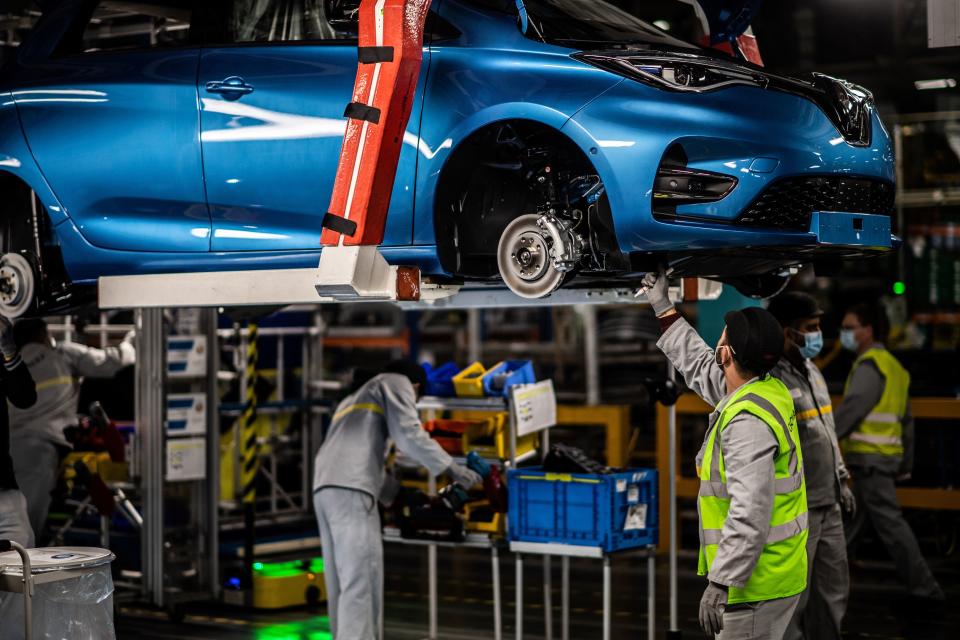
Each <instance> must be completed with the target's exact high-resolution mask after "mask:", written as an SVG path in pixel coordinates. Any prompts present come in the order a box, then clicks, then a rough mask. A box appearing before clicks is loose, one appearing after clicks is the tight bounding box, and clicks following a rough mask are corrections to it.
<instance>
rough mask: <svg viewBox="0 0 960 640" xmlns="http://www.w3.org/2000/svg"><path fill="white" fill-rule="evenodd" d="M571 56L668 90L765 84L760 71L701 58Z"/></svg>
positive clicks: (694, 89)
mask: <svg viewBox="0 0 960 640" xmlns="http://www.w3.org/2000/svg"><path fill="white" fill-rule="evenodd" d="M573 57H574V58H576V59H578V60H581V61H582V62H585V63H587V64H590V65H593V66H595V67H599V68H601V69H604V70H605V71H609V72H611V73H616V74H617V75H621V76H624V77H627V78H630V79H632V80H637V81H639V82H642V83H644V84H648V85H650V86H653V87H657V88H659V89H667V90H671V91H696V92H702V91H713V90H715V89H720V88H723V87H728V86H731V85H738V84H739V85H749V86H754V87H765V86H767V79H766V77H765V76H764V75H763V74H759V73H753V72H751V71H750V70H749V69H746V68H739V67H736V66H731V65H727V64H723V63H719V62H718V63H716V64H713V63H712V62H710V61H707V60H704V59H701V58H698V59H696V60H693V59H686V58H683V57H679V56H678V57H673V56H663V57H660V56H657V57H652V56H632V55H625V56H619V55H617V56H612V55H603V54H597V53H577V54H574V56H573Z"/></svg>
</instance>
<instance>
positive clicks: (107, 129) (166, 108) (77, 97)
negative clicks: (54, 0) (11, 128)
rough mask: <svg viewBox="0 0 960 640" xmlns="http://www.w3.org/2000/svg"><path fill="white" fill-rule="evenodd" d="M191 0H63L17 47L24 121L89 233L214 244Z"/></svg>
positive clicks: (131, 240) (170, 246)
mask: <svg viewBox="0 0 960 640" xmlns="http://www.w3.org/2000/svg"><path fill="white" fill-rule="evenodd" d="M193 11H194V10H193V9H192V8H191V3H189V2H184V1H182V0H181V1H178V0H138V2H136V3H130V2H115V1H112V0H101V1H99V2H96V1H94V0H90V1H87V2H77V1H74V2H64V3H62V4H61V5H60V6H59V7H58V8H53V9H50V10H49V13H45V15H44V20H42V21H41V22H40V24H38V27H37V30H38V32H37V34H36V35H37V36H38V37H37V38H36V39H34V46H33V47H32V48H31V47H30V46H27V44H25V45H24V50H23V51H22V52H21V53H22V55H21V65H22V66H21V68H20V69H19V70H18V72H17V73H18V77H17V87H18V88H17V89H16V90H15V91H14V94H13V95H14V101H15V102H16V105H17V109H18V111H19V114H20V118H21V123H22V126H23V130H24V133H25V135H26V138H27V141H28V142H29V145H30V148H31V150H32V151H33V154H34V157H35V158H36V160H37V163H38V164H39V166H40V168H41V170H42V171H43V174H44V176H45V177H46V179H47V181H48V182H49V184H50V186H51V188H52V189H53V191H54V193H55V194H56V195H57V198H58V199H59V201H60V203H61V204H62V205H63V207H64V208H65V209H66V212H67V214H68V215H69V216H70V218H71V219H72V221H73V223H74V224H75V225H76V226H77V228H78V229H79V230H80V232H81V234H82V235H83V237H84V238H85V239H86V240H87V241H88V242H90V243H91V244H93V245H96V246H98V247H103V248H108V249H121V250H127V251H164V252H200V251H209V248H210V244H209V243H210V239H209V235H210V216H209V213H208V211H207V205H206V197H205V193H204V189H203V164H202V162H201V158H200V144H199V138H200V135H199V134H200V131H199V124H198V120H199V118H198V115H199V114H198V110H197V89H196V74H197V65H198V63H199V58H200V48H199V44H198V43H196V44H195V43H194V41H193V39H192V36H191V21H192V15H193ZM41 30H43V32H42V33H41ZM45 38H50V39H45ZM44 43H50V44H49V45H44ZM41 45H44V46H41ZM45 47H46V48H45Z"/></svg>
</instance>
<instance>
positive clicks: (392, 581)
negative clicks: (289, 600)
mask: <svg viewBox="0 0 960 640" xmlns="http://www.w3.org/2000/svg"><path fill="white" fill-rule="evenodd" d="M385 552H386V567H387V575H386V634H385V635H386V638H387V639H388V640H414V639H417V640H419V639H421V638H425V637H426V636H427V600H426V592H427V579H426V575H427V560H426V558H427V552H426V550H425V549H423V548H417V547H404V546H398V545H387V547H386V550H385ZM438 559H439V560H438V567H439V575H440V581H439V589H438V591H439V593H440V615H439V626H440V633H439V637H440V638H444V639H449V640H475V639H477V640H479V639H484V640H486V639H489V638H493V613H492V601H491V588H490V585H491V579H490V573H491V565H490V556H489V554H488V553H487V552H485V551H478V550H469V549H460V550H455V551H451V550H445V549H441V550H440V551H439V552H438ZM679 564H680V576H679V617H680V627H681V630H682V631H683V635H684V637H686V638H701V637H703V635H702V633H701V632H700V630H699V628H698V627H697V606H698V603H699V600H700V594H701V592H702V590H703V584H704V583H703V579H702V578H699V577H697V576H696V575H695V573H694V571H693V567H695V565H696V557H695V555H694V554H691V553H689V552H686V553H685V554H683V555H682V556H681V558H680V562H679ZM645 566H646V560H644V559H641V558H635V559H631V558H623V559H621V561H619V562H618V561H617V560H615V561H614V563H613V598H612V599H613V638H615V639H618V640H626V639H628V638H629V639H631V640H640V639H644V638H646V637H647V636H646V629H647V618H646V591H645V590H646V584H647V580H646V573H645ZM932 567H933V569H934V572H935V573H936V574H937V577H938V579H939V580H940V583H941V584H942V585H943V587H944V589H945V590H946V591H947V603H948V604H947V606H946V607H942V608H938V609H933V610H931V609H928V608H922V607H917V606H908V605H907V604H905V602H904V598H903V592H902V590H901V588H900V586H899V585H898V584H897V582H896V578H895V575H894V573H893V565H892V564H891V563H887V562H871V563H868V564H864V563H856V564H854V566H853V567H852V569H851V574H852V580H853V588H852V597H851V603H850V607H849V611H848V614H847V618H846V622H845V625H844V626H845V630H846V634H845V637H846V638H857V639H866V638H869V639H871V640H877V639H887V638H890V639H893V638H908V639H911V640H913V639H916V640H941V639H943V640H947V639H950V640H956V638H960V606H957V605H958V604H960V580H958V578H960V573H958V570H957V564H956V562H950V563H941V564H940V565H938V564H936V563H932ZM525 568H526V570H525V572H524V575H525V585H524V587H525V588H524V598H525V601H526V603H527V606H525V607H524V609H525V611H524V631H525V633H524V637H525V638H543V637H544V621H543V591H542V575H543V574H542V569H541V564H540V561H539V560H538V559H536V558H530V559H528V561H527V562H526V563H525ZM554 568H555V569H554V571H555V573H554V579H553V581H554V588H555V590H556V592H555V595H554V596H553V605H554V607H555V614H554V620H555V622H554V637H556V638H559V637H560V633H559V620H560V613H559V605H560V596H559V578H560V574H559V561H554ZM501 576H502V580H503V594H504V607H503V616H504V637H505V638H513V637H514V606H513V601H514V595H515V590H514V561H513V558H512V557H511V556H509V555H508V554H505V557H503V558H501ZM570 576H571V589H572V591H571V597H570V601H571V607H572V612H573V614H572V616H571V627H570V637H571V638H575V639H584V640H594V639H596V638H600V637H601V630H602V627H601V615H600V614H601V606H602V598H601V588H602V582H601V565H600V563H599V562H598V561H592V560H578V559H575V560H573V561H571V567H570ZM657 584H658V594H657V596H658V597H657V607H658V609H657V620H656V622H657V638H663V637H664V632H665V630H666V629H667V621H668V610H669V609H668V601H667V598H668V596H667V593H668V591H667V584H668V579H667V563H666V559H665V558H663V559H662V560H661V561H660V562H659V564H658V567H657ZM122 612H123V615H122V616H121V618H120V619H119V621H118V626H117V637H118V638H119V639H120V640H127V639H136V640H161V639H163V640H167V639H169V640H174V639H176V640H193V639H195V638H196V639H200V638H204V639H206V638H217V639H223V640H230V639H252V640H324V639H326V638H329V637H330V636H329V632H328V628H327V619H326V615H325V612H324V611H323V610H322V608H321V609H320V610H319V611H315V612H309V611H306V610H290V611H284V612H280V613H270V614H263V613H245V612H243V611H241V610H239V609H235V608H228V607H223V606H211V605H206V604H203V603H196V604H195V605H191V606H190V607H189V608H188V614H187V616H186V619H185V620H184V621H183V622H181V623H179V624H174V623H172V622H170V621H168V620H167V618H166V617H165V616H164V615H163V614H162V613H159V612H152V611H150V610H148V609H144V608H138V607H132V606H129V607H128V606H125V607H123V609H122Z"/></svg>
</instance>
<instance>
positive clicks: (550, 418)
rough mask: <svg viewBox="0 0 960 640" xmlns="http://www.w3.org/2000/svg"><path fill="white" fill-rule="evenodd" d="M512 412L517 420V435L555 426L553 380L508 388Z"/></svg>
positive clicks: (555, 400)
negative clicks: (511, 401)
mask: <svg viewBox="0 0 960 640" xmlns="http://www.w3.org/2000/svg"><path fill="white" fill-rule="evenodd" d="M510 397H511V398H512V400H513V410H514V414H515V415H516V419H517V435H518V436H525V435H527V434H529V433H534V432H537V431H542V430H543V429H549V428H550V427H552V426H554V425H556V424H557V396H556V394H555V393H554V392H553V380H544V381H543V382H537V383H536V384H518V385H514V386H512V387H510Z"/></svg>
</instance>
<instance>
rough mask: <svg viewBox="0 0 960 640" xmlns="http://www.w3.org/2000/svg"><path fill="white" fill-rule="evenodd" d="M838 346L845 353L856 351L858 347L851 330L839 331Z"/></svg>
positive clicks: (855, 337) (854, 334)
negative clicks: (845, 351)
mask: <svg viewBox="0 0 960 640" xmlns="http://www.w3.org/2000/svg"><path fill="white" fill-rule="evenodd" d="M840 345H841V346H842V347H843V348H844V349H846V350H847V351H856V350H857V349H858V348H859V347H860V345H859V344H858V343H857V336H856V333H855V332H854V330H853V329H841V330H840Z"/></svg>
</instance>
